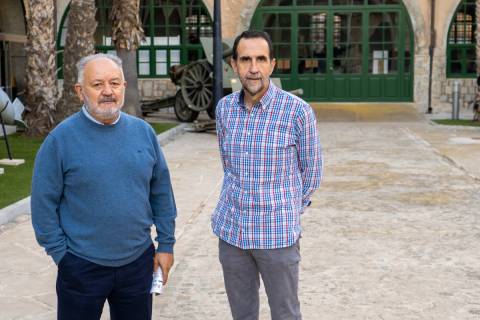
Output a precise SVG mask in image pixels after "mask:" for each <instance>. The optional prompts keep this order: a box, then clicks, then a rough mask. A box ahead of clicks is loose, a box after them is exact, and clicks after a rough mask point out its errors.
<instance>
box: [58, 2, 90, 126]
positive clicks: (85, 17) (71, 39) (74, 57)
mask: <svg viewBox="0 0 480 320" xmlns="http://www.w3.org/2000/svg"><path fill="white" fill-rule="evenodd" d="M95 11H96V9H95V0H72V2H71V3H70V10H69V12H68V17H67V19H68V25H67V37H66V40H65V50H64V51H63V57H64V58H63V92H62V97H61V98H60V101H59V103H58V105H57V119H59V120H63V119H65V118H66V117H68V116H69V115H71V114H73V113H75V112H77V111H78V110H79V109H80V107H81V105H82V103H81V101H80V99H78V97H77V95H76V93H75V91H74V85H75V83H76V82H77V68H76V66H77V62H78V61H79V60H80V59H81V58H83V57H85V56H88V55H90V54H93V53H95V39H94V34H95V29H96V27H97V21H96V20H95Z"/></svg>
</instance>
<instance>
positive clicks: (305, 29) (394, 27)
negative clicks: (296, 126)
mask: <svg viewBox="0 0 480 320" xmlns="http://www.w3.org/2000/svg"><path fill="white" fill-rule="evenodd" d="M250 28H251V29H261V30H265V31H266V32H268V33H269V34H270V36H271V37H272V41H273V44H274V50H275V56H276V58H277V68H276V70H275V72H274V76H275V77H279V78H281V79H282V85H283V86H284V87H285V88H286V89H295V88H303V90H304V98H305V99H306V100H310V101H412V100H413V50H414V45H413V41H414V39H413V32H412V27H411V23H410V19H409V16H408V12H407V10H406V9H405V7H404V5H403V4H402V2H401V0H263V1H261V2H260V4H259V6H258V7H257V10H256V11H255V14H254V16H253V19H252V23H251V27H250Z"/></svg>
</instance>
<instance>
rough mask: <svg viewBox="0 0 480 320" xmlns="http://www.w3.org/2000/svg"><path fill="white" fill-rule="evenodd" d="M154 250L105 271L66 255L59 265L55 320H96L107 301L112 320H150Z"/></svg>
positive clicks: (151, 247)
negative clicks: (123, 264)
mask: <svg viewBox="0 0 480 320" xmlns="http://www.w3.org/2000/svg"><path fill="white" fill-rule="evenodd" d="M154 255H155V248H154V246H153V245H152V246H150V247H149V248H148V249H147V250H146V251H145V252H144V253H143V254H142V255H141V256H140V257H139V258H138V259H137V260H135V261H133V262H131V263H129V264H127V265H125V266H121V267H105V266H101V265H98V264H95V263H92V262H90V261H87V260H84V259H81V258H79V257H77V256H75V255H73V254H71V253H67V254H66V255H65V256H64V257H63V258H62V260H61V261H60V263H59V265H58V275H57V298H58V309H57V319H58V320H77V319H78V320H96V319H100V316H101V315H102V310H103V305H104V304H105V301H106V300H107V301H108V304H109V306H110V318H111V320H137V319H138V320H150V319H151V318H152V295H151V294H150V287H151V284H152V273H153V257H154Z"/></svg>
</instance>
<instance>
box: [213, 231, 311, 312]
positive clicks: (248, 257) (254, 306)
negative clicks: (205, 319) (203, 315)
mask: <svg viewBox="0 0 480 320" xmlns="http://www.w3.org/2000/svg"><path fill="white" fill-rule="evenodd" d="M218 246H219V257H220V263H221V264H222V268H223V278H224V281H225V289H226V291H227V296H228V302H229V303H230V309H231V311H232V316H233V319H234V320H258V317H259V310H260V303H259V292H258V291H259V288H260V277H259V275H261V276H262V280H263V285H264V286H265V291H266V293H267V296H268V304H269V305H270V313H271V316H272V320H301V319H302V315H301V314H300V303H299V301H298V265H299V262H300V245H299V243H298V241H297V243H295V244H294V245H293V246H290V247H287V248H281V249H267V250H257V249H255V250H244V249H240V248H237V247H235V246H232V245H230V244H228V243H226V242H225V241H223V240H220V242H219V245H218Z"/></svg>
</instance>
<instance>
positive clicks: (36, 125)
mask: <svg viewBox="0 0 480 320" xmlns="http://www.w3.org/2000/svg"><path fill="white" fill-rule="evenodd" d="M25 2H26V5H25V10H26V20H27V43H26V46H25V51H26V56H27V57H26V58H27V63H26V78H27V79H26V90H25V91H26V92H25V104H26V106H25V121H26V123H27V126H28V130H27V133H28V134H29V135H31V136H44V135H46V134H47V133H48V132H49V131H50V130H51V129H53V127H54V126H55V105H56V103H57V100H58V89H57V77H56V70H55V68H56V64H55V2H56V1H54V0H28V1H25Z"/></svg>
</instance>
